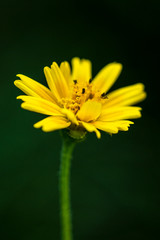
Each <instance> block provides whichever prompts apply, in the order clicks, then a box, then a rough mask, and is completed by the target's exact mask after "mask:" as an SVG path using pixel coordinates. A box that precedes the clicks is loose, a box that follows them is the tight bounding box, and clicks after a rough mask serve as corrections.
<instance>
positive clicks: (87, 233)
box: [0, 0, 160, 240]
mask: <svg viewBox="0 0 160 240" xmlns="http://www.w3.org/2000/svg"><path fill="white" fill-rule="evenodd" d="M159 7H160V6H159V1H150V2H147V1H145V2H144V1H126V0H121V1H116V0H115V1H111V0H110V1H68V2H67V1H65V2H64V1H49V0H46V1H44V2H42V1H25V2H23V1H14V2H13V1H5V3H1V10H0V11H1V12H0V35H1V37H0V47H1V51H0V69H1V75H0V77H1V78H0V91H1V94H0V98H1V99H0V100H1V101H0V102H1V144H0V169H1V170H0V178H1V180H0V184H1V187H0V221H1V225H0V226H1V236H2V239H5V240H32V239H34V240H36V239H38V240H41V239H56V240H58V239H60V234H59V233H60V227H59V202H58V201H59V200H58V169H59V152H60V148H61V139H60V136H59V133H58V132H51V133H47V134H46V133H43V132H42V131H41V130H37V129H34V128H33V127H32V125H33V124H34V123H35V122H36V121H38V120H40V119H42V116H40V114H36V113H31V112H27V111H24V110H22V109H21V108H20V102H19V101H17V100H16V96H17V95H18V94H20V91H19V90H18V89H16V88H15V87H14V85H13V81H14V80H15V79H16V74H18V73H22V74H25V75H27V76H29V77H31V78H33V79H36V80H37V81H39V82H41V83H43V84H46V83H45V78H44V75H43V67H44V66H50V65H51V63H52V62H53V61H56V62H58V63H60V62H61V61H63V60H68V61H70V60H71V58H72V57H74V56H78V57H81V58H88V59H90V60H91V61H92V63H93V76H94V75H95V74H96V73H97V72H98V71H99V70H100V69H101V68H102V67H103V66H104V65H106V64H107V63H109V62H112V61H117V62H121V63H122V64H123V66H124V69H123V72H122V74H121V76H120V77H119V79H118V81H117V82H116V84H115V85H114V86H113V88H112V89H116V88H118V87H123V86H125V85H131V84H134V83H136V82H143V83H144V84H145V86H146V91H147V94H148V97H147V99H146V100H145V101H144V102H142V103H140V106H142V108H143V112H142V114H143V117H142V118H141V119H138V120H135V125H133V126H131V128H130V130H129V131H128V132H122V133H119V134H117V135H114V136H112V137H110V136H108V135H107V134H102V139H101V140H97V139H96V136H95V135H94V134H89V135H88V138H87V140H86V141H85V142H83V143H81V144H79V145H78V146H77V148H76V150H75V153H74V159H73V162H72V176H71V193H72V209H73V225H74V237H75V238H74V239H76V240H80V239H83V240H89V239H92V240H97V239H98V240H99V239H101V240H115V239H123V240H125V239H126V240H128V239H159V237H160V236H158V235H159V220H160V208H159V200H160V195H159V183H160V177H159V172H160V161H159V134H160V128H159V120H160V118H159V52H158V50H159V49H158V48H159V40H160V39H159V14H160V13H159Z"/></svg>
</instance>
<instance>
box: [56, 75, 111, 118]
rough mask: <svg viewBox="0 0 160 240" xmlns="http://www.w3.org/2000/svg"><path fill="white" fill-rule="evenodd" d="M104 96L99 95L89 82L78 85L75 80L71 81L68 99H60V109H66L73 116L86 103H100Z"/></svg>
mask: <svg viewBox="0 0 160 240" xmlns="http://www.w3.org/2000/svg"><path fill="white" fill-rule="evenodd" d="M105 96H106V95H105V94H104V93H103V94H101V93H100V91H98V90H96V89H95V88H94V87H93V84H92V83H91V80H90V81H89V82H88V83H78V81H77V80H73V84H72V86H71V95H70V97H69V98H62V99H61V100H60V102H59V103H60V105H61V107H64V108H67V109H69V110H71V111H72V112H73V113H74V114H77V112H78V111H79V110H80V108H81V106H82V105H83V104H84V103H85V102H86V101H88V100H94V101H97V102H102V101H103V99H104V98H105Z"/></svg>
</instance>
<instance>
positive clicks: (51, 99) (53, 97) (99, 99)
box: [14, 58, 146, 138]
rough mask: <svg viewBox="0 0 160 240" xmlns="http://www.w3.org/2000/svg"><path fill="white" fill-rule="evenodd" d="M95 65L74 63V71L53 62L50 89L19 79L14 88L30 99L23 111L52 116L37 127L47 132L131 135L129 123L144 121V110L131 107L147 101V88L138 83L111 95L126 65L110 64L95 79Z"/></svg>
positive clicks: (48, 76)
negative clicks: (142, 111) (101, 132)
mask: <svg viewBox="0 0 160 240" xmlns="http://www.w3.org/2000/svg"><path fill="white" fill-rule="evenodd" d="M91 68H92V66H91V62H90V61H89V60H86V59H82V60H80V59H79V58H73V59H72V71H71V68H70V65H69V63H68V62H66V61H65V62H62V63H61V65H60V67H59V66H58V65H57V63H56V62H53V64H52V65H51V68H49V67H45V68H44V74H45V76H46V80H47V83H48V86H49V88H47V87H45V86H43V85H42V84H40V83H38V82H36V81H34V80H32V79H31V78H29V77H26V76H24V75H22V74H18V75H17V76H18V77H19V78H20V79H21V80H16V81H15V82H14V84H15V85H16V86H17V87H18V88H19V89H21V90H22V91H23V92H24V93H25V94H26V95H27V96H26V95H22V96H18V97H17V99H21V100H23V103H22V105H21V107H22V108H24V109H27V110H29V111H33V112H38V113H41V114H45V115H48V117H46V118H44V119H43V120H41V121H39V122H37V123H36V124H34V127H35V128H40V127H42V130H43V131H45V132H49V131H54V130H58V129H64V128H68V130H69V132H70V134H71V135H72V137H75V138H76V137H77V136H84V134H85V133H86V131H88V132H95V133H96V135H97V137H98V138H100V137H101V134H100V131H99V130H102V131H105V132H107V133H109V134H113V133H118V131H119V130H121V131H127V130H128V127H129V126H130V124H133V122H131V121H129V120H128V119H134V118H139V117H141V113H140V111H141V108H140V107H135V106H131V105H133V104H136V103H138V102H140V101H142V100H144V99H145V97H146V93H145V92H144V85H143V84H142V83H137V84H134V85H131V86H127V87H123V88H120V89H118V90H115V91H113V92H111V93H107V92H108V90H109V89H110V88H111V87H112V85H113V84H114V82H115V81H116V80H117V78H118V76H119V74H120V72H121V70H122V65H121V64H120V63H116V62H113V63H110V64H108V65H107V66H105V67H104V68H103V69H102V70H101V71H100V72H99V73H98V74H97V75H96V76H95V77H94V78H93V79H92V70H91Z"/></svg>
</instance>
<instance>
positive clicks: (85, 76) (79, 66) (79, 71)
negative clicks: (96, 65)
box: [72, 57, 92, 83]
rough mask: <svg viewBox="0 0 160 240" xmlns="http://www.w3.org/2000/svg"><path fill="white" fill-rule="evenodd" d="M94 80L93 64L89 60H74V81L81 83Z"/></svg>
mask: <svg viewBox="0 0 160 240" xmlns="http://www.w3.org/2000/svg"><path fill="white" fill-rule="evenodd" d="M91 78H92V64H91V62H90V61H89V60H87V59H81V60H80V59H79V58H77V57H75V58H73V59H72V80H77V81H78V82H79V83H85V82H89V80H90V79H91Z"/></svg>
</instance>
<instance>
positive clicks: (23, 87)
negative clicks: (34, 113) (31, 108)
mask: <svg viewBox="0 0 160 240" xmlns="http://www.w3.org/2000/svg"><path fill="white" fill-rule="evenodd" d="M14 85H15V86H16V87H17V88H19V89H20V90H21V91H23V92H24V93H25V94H27V95H29V96H33V97H39V95H38V94H37V93H36V92H34V91H32V89H30V88H29V87H27V86H26V85H25V84H24V83H23V82H22V81H21V80H16V81H14Z"/></svg>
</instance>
